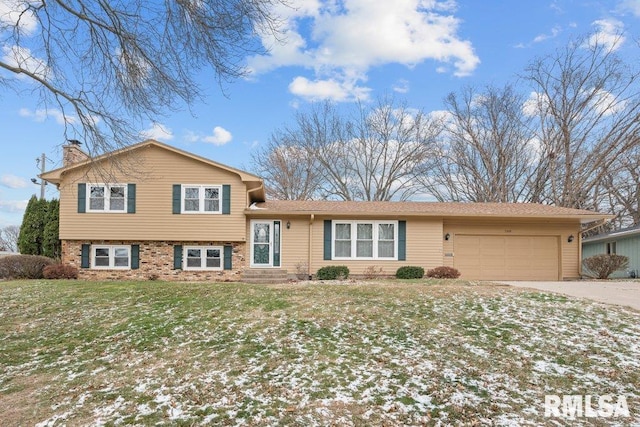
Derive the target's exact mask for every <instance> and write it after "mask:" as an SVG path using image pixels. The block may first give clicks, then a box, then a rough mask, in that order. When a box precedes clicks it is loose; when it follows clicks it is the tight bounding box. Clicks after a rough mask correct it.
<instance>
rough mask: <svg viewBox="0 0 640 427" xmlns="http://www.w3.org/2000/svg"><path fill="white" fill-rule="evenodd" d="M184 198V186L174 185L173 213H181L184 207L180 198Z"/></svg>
mask: <svg viewBox="0 0 640 427" xmlns="http://www.w3.org/2000/svg"><path fill="white" fill-rule="evenodd" d="M181 197H182V186H181V185H180V184H173V213H174V214H179V213H180V206H181V205H182V203H181V200H180V198H181Z"/></svg>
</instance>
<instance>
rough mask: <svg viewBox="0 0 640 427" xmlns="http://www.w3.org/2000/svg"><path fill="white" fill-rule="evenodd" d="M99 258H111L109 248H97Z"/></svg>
mask: <svg viewBox="0 0 640 427" xmlns="http://www.w3.org/2000/svg"><path fill="white" fill-rule="evenodd" d="M96 256H97V257H105V256H106V257H109V248H96Z"/></svg>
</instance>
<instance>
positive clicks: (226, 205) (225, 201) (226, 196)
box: [222, 184, 231, 215]
mask: <svg viewBox="0 0 640 427" xmlns="http://www.w3.org/2000/svg"><path fill="white" fill-rule="evenodd" d="M222 213H223V214H224V215H229V214H230V213H231V186H230V185H226V184H225V185H223V186H222Z"/></svg>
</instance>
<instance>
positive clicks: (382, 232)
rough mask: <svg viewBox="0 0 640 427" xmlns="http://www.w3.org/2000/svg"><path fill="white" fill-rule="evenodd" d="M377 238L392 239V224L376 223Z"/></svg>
mask: <svg viewBox="0 0 640 427" xmlns="http://www.w3.org/2000/svg"><path fill="white" fill-rule="evenodd" d="M378 238H379V239H380V240H393V239H394V232H393V224H380V225H378Z"/></svg>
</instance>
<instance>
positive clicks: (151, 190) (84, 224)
mask: <svg viewBox="0 0 640 427" xmlns="http://www.w3.org/2000/svg"><path fill="white" fill-rule="evenodd" d="M136 162H138V163H139V164H140V165H141V166H140V167H141V168H144V170H145V171H146V173H145V174H144V175H141V174H140V173H139V172H138V173H136V174H134V175H133V176H131V175H128V174H127V173H124V172H116V173H115V176H113V177H111V178H110V181H109V182H117V183H135V184H136V213H134V214H126V213H94V212H91V213H78V211H77V208H78V204H77V199H78V196H77V188H78V183H81V182H89V183H103V182H105V179H104V178H102V177H101V174H99V173H98V174H96V173H95V172H94V173H92V172H88V173H87V171H86V170H73V172H71V173H69V176H65V179H64V185H63V186H61V187H60V238H61V239H70V240H83V239H87V240H92V241H96V240H163V241H171V240H173V241H245V216H244V209H245V208H246V200H247V199H246V186H245V184H244V183H243V182H242V181H241V180H240V177H239V176H238V175H237V174H235V173H233V172H229V171H225V170H222V169H218V168H215V167H213V166H211V165H208V164H205V163H203V162H200V161H197V160H195V159H192V158H189V157H185V156H181V155H178V154H176V153H174V152H171V151H168V150H165V149H162V148H160V147H145V148H143V149H141V150H137V151H136ZM135 175H138V176H135ZM173 184H214V185H223V184H229V185H231V214H230V215H222V214H173V213H172V212H173V210H172V194H173V193H172V191H173Z"/></svg>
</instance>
